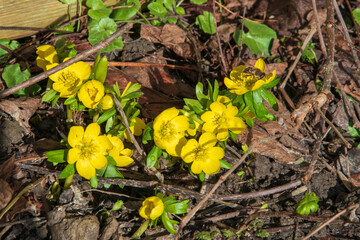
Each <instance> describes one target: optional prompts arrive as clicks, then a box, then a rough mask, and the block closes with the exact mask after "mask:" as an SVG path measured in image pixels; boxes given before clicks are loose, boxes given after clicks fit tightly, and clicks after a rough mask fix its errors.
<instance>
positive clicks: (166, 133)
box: [160, 121, 176, 138]
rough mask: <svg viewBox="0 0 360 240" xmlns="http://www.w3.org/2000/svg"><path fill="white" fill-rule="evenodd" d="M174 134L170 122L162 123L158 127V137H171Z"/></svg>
mask: <svg viewBox="0 0 360 240" xmlns="http://www.w3.org/2000/svg"><path fill="white" fill-rule="evenodd" d="M175 133H176V131H175V129H174V125H173V124H171V122H170V121H167V122H164V123H163V124H162V125H161V127H160V135H161V136H162V137H164V138H168V137H171V136H172V135H174V134H175Z"/></svg>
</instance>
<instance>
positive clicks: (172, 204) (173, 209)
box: [164, 199, 190, 214]
mask: <svg viewBox="0 0 360 240" xmlns="http://www.w3.org/2000/svg"><path fill="white" fill-rule="evenodd" d="M189 201H190V200H185V201H182V202H178V201H176V200H175V199H173V200H172V201H169V202H166V203H165V202H164V205H165V211H166V212H169V213H172V214H185V213H186V212H187V208H188V207H189V204H188V203H189Z"/></svg>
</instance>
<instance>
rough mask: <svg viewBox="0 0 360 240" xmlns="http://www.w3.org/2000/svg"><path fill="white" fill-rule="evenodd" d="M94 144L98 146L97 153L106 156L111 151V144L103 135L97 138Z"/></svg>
mask: <svg viewBox="0 0 360 240" xmlns="http://www.w3.org/2000/svg"><path fill="white" fill-rule="evenodd" d="M94 140H95V142H96V143H97V144H98V146H99V153H101V154H104V155H106V154H107V153H108V152H109V151H110V150H111V149H113V144H112V143H111V142H110V140H109V138H108V137H107V136H105V135H102V136H98V137H96V138H95V139H94Z"/></svg>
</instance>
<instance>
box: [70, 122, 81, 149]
mask: <svg viewBox="0 0 360 240" xmlns="http://www.w3.org/2000/svg"><path fill="white" fill-rule="evenodd" d="M83 137H84V128H83V127H81V126H73V127H71V128H70V132H69V136H68V143H69V144H70V146H71V147H75V146H76V145H78V144H80V143H81V141H82V139H83Z"/></svg>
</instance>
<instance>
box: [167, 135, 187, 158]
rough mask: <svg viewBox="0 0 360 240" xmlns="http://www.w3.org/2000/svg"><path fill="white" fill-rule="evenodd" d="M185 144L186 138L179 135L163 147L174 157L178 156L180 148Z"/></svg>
mask: <svg viewBox="0 0 360 240" xmlns="http://www.w3.org/2000/svg"><path fill="white" fill-rule="evenodd" d="M185 144H186V138H185V137H181V138H178V140H177V141H176V142H175V144H173V143H172V144H168V145H167V146H166V148H165V150H166V151H167V152H168V153H169V154H170V155H171V156H174V157H179V156H180V153H181V149H182V148H183V146H184V145H185Z"/></svg>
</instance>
